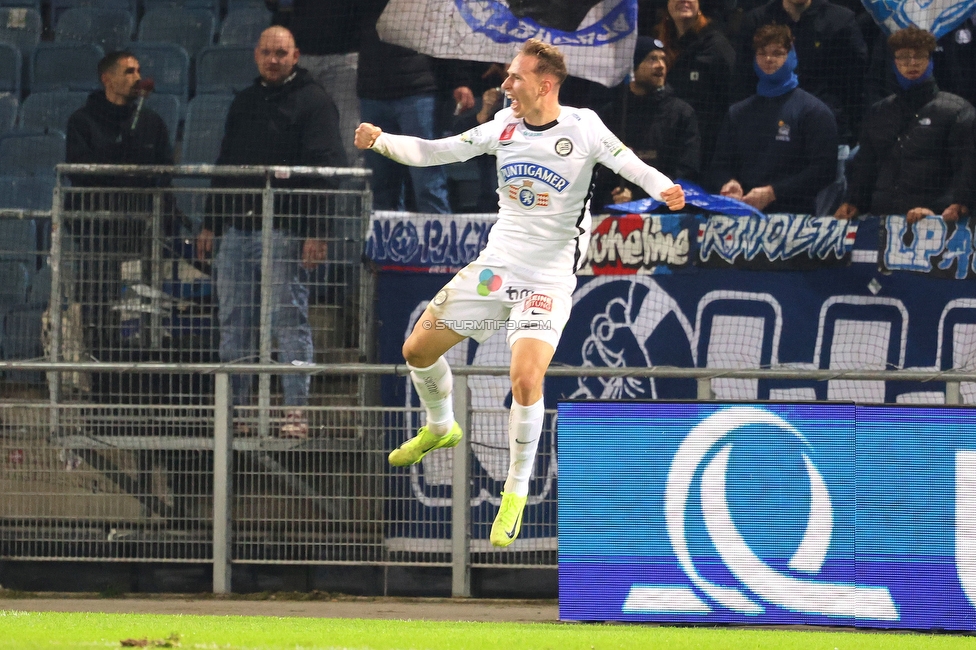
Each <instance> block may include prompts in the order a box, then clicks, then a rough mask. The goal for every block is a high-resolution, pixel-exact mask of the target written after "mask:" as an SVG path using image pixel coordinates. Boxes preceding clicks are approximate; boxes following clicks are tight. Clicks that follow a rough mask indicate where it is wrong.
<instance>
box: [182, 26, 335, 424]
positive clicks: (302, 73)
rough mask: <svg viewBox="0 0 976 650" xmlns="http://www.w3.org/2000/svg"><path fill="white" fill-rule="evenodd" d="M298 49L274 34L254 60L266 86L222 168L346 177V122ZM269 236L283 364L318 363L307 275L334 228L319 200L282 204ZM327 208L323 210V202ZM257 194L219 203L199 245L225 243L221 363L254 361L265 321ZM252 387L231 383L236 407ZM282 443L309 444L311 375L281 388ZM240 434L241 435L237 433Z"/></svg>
mask: <svg viewBox="0 0 976 650" xmlns="http://www.w3.org/2000/svg"><path fill="white" fill-rule="evenodd" d="M298 55H299V53H298V48H297V47H296V46H295V39H294V37H293V36H292V34H291V32H290V31H288V30H287V29H285V28H284V27H279V26H276V27H269V28H268V29H266V30H265V31H264V32H263V33H262V34H261V39H260V41H258V45H257V47H256V48H255V50H254V58H255V61H256V62H257V67H258V72H259V73H260V78H259V79H257V80H256V81H255V82H254V84H253V85H252V86H250V87H249V88H247V89H245V90H243V91H241V92H240V93H239V94H238V95H237V97H235V98H234V102H233V103H232V104H231V107H230V110H229V112H228V114H227V123H226V125H225V130H224V139H223V142H222V143H221V146H220V155H219V156H218V158H217V164H218V165H286V166H298V165H300V166H311V167H345V166H346V155H345V150H344V149H343V146H342V138H341V137H340V133H339V115H338V111H337V110H336V107H335V103H334V102H333V101H332V98H331V97H330V96H329V94H328V93H327V92H326V91H325V89H324V88H322V86H320V85H319V84H318V83H316V81H315V80H314V79H313V78H312V76H311V75H310V74H309V73H308V71H307V70H305V69H304V68H300V67H298ZM264 183H265V180H264V179H263V178H258V179H255V178H251V179H243V178H238V179H221V180H220V181H219V182H217V181H216V180H215V182H214V183H213V185H214V186H215V187H217V186H223V187H248V186H258V187H263V186H264ZM274 185H275V186H278V187H291V188H308V187H316V186H317V187H322V184H321V183H309V182H307V181H306V182H303V181H302V180H300V179H299V180H294V179H282V180H277V179H276V180H275V181H274ZM276 198H277V199H278V200H276V204H275V219H274V227H273V231H272V235H271V246H272V252H271V275H272V277H271V278H270V279H266V281H269V282H271V284H272V304H271V330H272V333H273V336H274V338H275V339H276V341H277V352H278V361H279V362H282V363H311V361H312V354H313V350H312V329H311V326H310V324H309V321H308V295H309V292H308V287H307V286H306V285H305V281H304V275H305V270H307V269H311V268H314V267H315V266H317V265H318V264H321V263H322V262H324V261H325V256H326V252H327V249H326V242H325V237H326V236H327V234H328V232H327V230H328V224H327V223H326V221H325V219H326V217H324V216H319V215H315V214H308V212H310V211H311V212H313V213H314V212H315V210H314V209H312V210H310V209H309V208H314V207H317V206H318V205H319V203H318V202H316V201H315V197H312V196H308V195H305V196H301V195H300V194H299V195H292V196H288V195H282V194H278V195H277V197H276ZM321 203H322V204H325V203H326V202H324V201H323V202H321ZM261 233H262V218H261V196H260V194H259V193H234V194H225V193H215V195H214V196H213V198H212V200H211V205H210V209H209V210H208V214H207V217H205V219H204V224H203V229H202V230H201V232H200V236H199V237H198V239H197V253H198V255H199V256H200V257H203V256H204V255H206V254H208V253H210V252H211V251H212V249H213V240H214V237H216V236H220V237H221V242H220V246H219V249H218V252H217V256H216V269H215V270H216V274H217V298H218V305H219V315H220V359H221V361H224V362H233V361H254V360H255V355H256V353H257V343H258V338H257V337H258V331H259V316H260V313H259V312H260V304H261V300H260V295H261V294H260V285H261V280H260V277H261V276H260V269H261V256H262V252H261V250H262V249H261V243H262V235H261ZM251 380H252V378H251V377H249V376H235V377H234V378H233V380H232V386H233V396H234V404H235V405H246V404H248V403H249V402H250V387H251ZM281 383H282V388H283V392H284V402H285V407H286V413H285V423H284V425H283V426H282V427H281V429H280V434H281V435H282V436H284V437H294V438H304V437H306V436H307V435H308V424H307V420H306V416H305V412H304V410H302V409H301V408H300V407H303V406H306V405H307V404H308V391H309V377H308V375H286V376H284V377H283V378H282V382H281ZM241 428H242V427H238V429H239V430H240V429H241Z"/></svg>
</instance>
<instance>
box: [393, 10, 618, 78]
mask: <svg viewBox="0 0 976 650" xmlns="http://www.w3.org/2000/svg"><path fill="white" fill-rule="evenodd" d="M376 30H377V32H378V33H379V36H380V38H381V39H382V40H384V41H386V42H387V43H393V44H394V45H401V46H403V47H409V48H410V49H412V50H416V51H418V52H422V53H423V54H428V55H430V56H433V57H437V58H441V59H465V60H468V61H484V62H486V63H496V62H497V63H505V64H507V63H508V62H509V61H511V59H512V58H513V57H514V56H515V54H516V53H517V52H518V50H519V48H520V47H521V45H522V43H524V42H525V41H527V40H528V39H530V38H538V39H540V40H542V41H545V42H547V43H552V44H553V45H556V46H558V47H559V49H560V50H561V51H562V52H563V54H564V55H565V56H566V65H567V67H568V68H569V73H570V74H571V75H574V76H577V77H582V78H584V79H589V80H591V81H596V82H598V83H601V84H604V85H606V86H615V85H617V84H618V83H620V82H621V81H623V80H624V78H625V77H626V76H627V75H628V74H629V73H630V68H631V65H632V63H633V56H634V45H635V44H636V42H637V0H507V2H501V1H500V0H390V3H389V4H388V5H387V7H386V9H385V10H384V11H383V15H382V16H381V17H380V20H379V22H378V23H377V24H376Z"/></svg>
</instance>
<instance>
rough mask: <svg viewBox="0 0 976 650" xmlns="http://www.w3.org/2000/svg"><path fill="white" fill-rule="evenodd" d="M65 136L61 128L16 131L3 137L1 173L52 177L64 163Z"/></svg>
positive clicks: (0, 155) (0, 144)
mask: <svg viewBox="0 0 976 650" xmlns="http://www.w3.org/2000/svg"><path fill="white" fill-rule="evenodd" d="M64 148H65V138H64V133H61V132H60V131H49V132H47V133H36V132H34V133H30V132H26V131H24V132H19V131H14V132H12V133H8V134H7V135H5V136H3V137H0V175H3V176H51V175H53V174H54V166H55V165H57V164H58V163H61V162H64Z"/></svg>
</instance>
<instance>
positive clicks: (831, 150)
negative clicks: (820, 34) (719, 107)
mask: <svg viewBox="0 0 976 650" xmlns="http://www.w3.org/2000/svg"><path fill="white" fill-rule="evenodd" d="M753 49H754V51H755V53H756V56H755V60H754V68H755V71H756V74H757V75H758V76H759V84H758V86H757V92H756V94H755V95H753V96H752V97H749V98H748V99H745V100H743V101H741V102H738V103H736V104H733V105H732V107H731V108H729V113H728V116H727V117H726V118H725V122H724V124H723V125H722V130H721V132H720V133H719V138H718V146H717V147H716V149H715V155H714V157H713V158H712V163H711V167H710V169H709V173H708V178H709V181H710V185H711V186H712V189H713V190H719V191H720V192H721V194H722V195H723V196H729V197H732V198H734V199H739V200H741V201H744V202H746V203H748V204H749V205H751V206H753V207H754V208H756V209H757V210H762V211H765V212H791V213H802V214H809V213H812V212H813V210H814V202H815V199H816V196H817V193H818V192H819V191H820V190H821V189H823V188H824V187H826V186H827V185H829V184H830V182H831V181H833V179H834V175H835V170H836V168H837V123H836V121H835V119H834V115H833V113H832V112H831V110H830V108H828V107H827V105H826V104H824V103H823V102H822V101H820V100H819V99H817V98H816V97H814V96H813V95H811V94H810V93H808V92H806V91H804V90H802V89H801V88H798V87H797V86H798V85H799V82H798V80H797V76H796V72H795V70H796V52H795V51H794V50H793V35H792V33H791V32H790V28H789V27H786V26H785V25H764V26H762V27H760V28H759V29H758V30H756V34H755V36H754V38H753Z"/></svg>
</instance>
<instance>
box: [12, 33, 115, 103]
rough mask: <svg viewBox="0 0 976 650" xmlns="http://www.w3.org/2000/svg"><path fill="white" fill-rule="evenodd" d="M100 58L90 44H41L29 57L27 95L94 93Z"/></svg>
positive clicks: (97, 51)
mask: <svg viewBox="0 0 976 650" xmlns="http://www.w3.org/2000/svg"><path fill="white" fill-rule="evenodd" d="M103 56H105V51H104V50H102V48H100V47H99V46H97V45H94V44H91V43H89V44H87V45H83V44H81V43H41V44H40V45H38V46H37V48H36V49H35V50H34V55H33V56H32V57H31V66H30V77H31V81H30V91H31V92H32V93H33V92H39V91H45V90H85V91H89V92H90V91H93V90H97V89H99V88H101V87H102V85H101V82H100V81H99V79H98V73H97V71H96V70H97V68H98V62H99V61H101V59H102V57H103Z"/></svg>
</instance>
